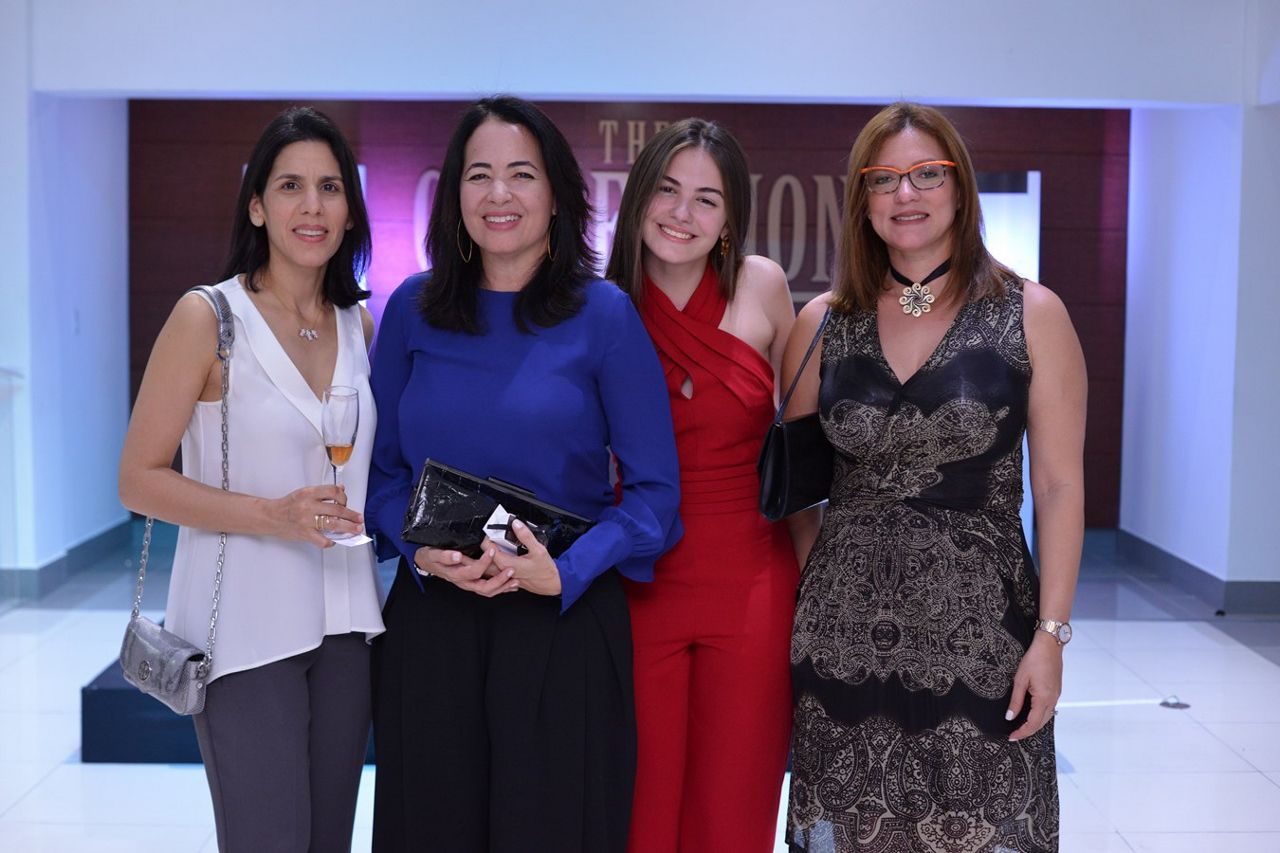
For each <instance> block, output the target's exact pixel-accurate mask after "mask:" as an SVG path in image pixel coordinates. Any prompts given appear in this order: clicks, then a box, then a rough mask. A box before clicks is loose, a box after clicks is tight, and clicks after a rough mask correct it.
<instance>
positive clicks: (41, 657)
mask: <svg viewBox="0 0 1280 853" xmlns="http://www.w3.org/2000/svg"><path fill="white" fill-rule="evenodd" d="M169 548H170V546H168V545H166V544H158V545H157V553H158V555H164V554H166V553H168V551H169ZM130 556H131V555H129V556H126V555H123V554H122V555H117V556H115V557H112V558H110V559H104V560H103V561H102V562H101V563H100V564H98V565H97V566H95V567H94V568H92V569H90V570H87V571H85V572H83V573H81V574H79V575H76V576H75V577H74V578H72V579H71V580H70V581H69V582H68V583H66V584H64V585H63V586H62V587H61V588H59V589H58V590H56V591H55V592H54V593H52V594H50V595H48V596H46V597H44V598H43V599H41V600H39V601H34V602H13V601H7V602H5V601H0V851H6V853H7V851H14V853H65V852H66V851H74V852H75V853H80V851H84V853H98V851H122V853H123V852H124V851H164V853H200V851H206V852H207V851H214V850H216V843H215V841H214V838H213V830H212V815H211V812H210V807H209V796H208V790H207V788H206V787H205V780H204V774H203V770H202V769H201V768H200V767H199V766H196V765H172V766H167V765H107V764H82V763H80V760H79V742H80V712H79V690H80V687H81V686H82V685H84V684H85V683H86V682H88V681H89V680H90V679H91V678H92V677H93V676H94V675H96V674H97V673H98V671H99V670H101V669H102V667H103V666H105V665H106V663H107V662H108V661H110V660H111V659H112V657H113V656H114V654H115V652H116V647H117V645H118V643H119V639H120V633H121V631H122V630H123V627H124V623H125V619H126V616H127V612H128V608H129V606H130V603H131V601H132V588H133V581H132V576H131V574H130V572H131V569H130V567H129V566H128V565H126V562H127V561H128V560H129V559H130ZM152 581H153V582H152V583H151V584H150V585H149V587H148V590H147V601H146V606H147V609H148V611H149V612H150V613H151V614H152V615H157V614H156V610H157V609H158V608H159V607H160V605H161V603H162V602H163V599H164V589H165V586H166V581H167V577H166V575H165V567H164V566H163V565H157V566H156V567H154V569H153V573H152ZM1074 624H1075V625H1076V639H1075V640H1074V642H1072V644H1071V646H1070V647H1069V648H1068V650H1067V675H1066V689H1065V695H1064V697H1063V701H1062V704H1061V706H1060V711H1059V717H1058V753H1059V771H1060V776H1059V781H1060V791H1061V800H1062V826H1063V833H1062V851H1063V853H1110V851H1125V853H1138V852H1139V851H1142V853H1145V851H1160V853H1184V851H1185V853H1192V851H1194V853H1219V851H1221V853H1264V852H1265V853H1275V851H1280V665H1277V661H1280V619H1274V618H1272V619H1268V618H1264V617H1254V618H1245V617H1239V618H1237V617H1233V616H1231V615H1227V616H1225V617H1218V616H1214V614H1213V613H1212V612H1211V611H1210V610H1209V608H1207V607H1206V606H1205V605H1204V604H1202V603H1200V602H1199V601H1197V600H1195V599H1194V598H1192V597H1190V596H1187V595H1185V594H1183V593H1181V592H1180V591H1179V590H1177V589H1176V588H1173V587H1172V586H1170V585H1168V584H1166V583H1163V582H1161V581H1160V580H1159V579H1157V578H1153V577H1147V576H1144V575H1143V574H1142V573H1141V572H1139V571H1137V570H1136V569H1135V568H1134V567H1132V566H1129V565H1126V564H1125V562H1124V561H1123V560H1122V559H1120V558H1118V557H1117V556H1115V554H1114V553H1113V551H1112V549H1111V545H1110V540H1109V538H1108V537H1107V536H1106V535H1105V534H1102V535H1092V536H1091V537H1090V541H1089V547H1088V549H1087V555H1086V563H1085V570H1084V574H1083V577H1082V581H1081V585H1080V594H1079V597H1078V604H1077V607H1076V617H1075V619H1074ZM1169 696H1176V697H1177V698H1178V699H1179V700H1181V702H1183V703H1186V704H1188V705H1189V706H1190V707H1189V708H1187V709H1185V710H1175V709H1169V708H1165V707H1161V706H1160V704H1159V702H1160V700H1161V699H1163V698H1166V697H1169ZM372 782H373V771H372V770H366V771H365V774H364V778H363V782H362V785H361V791H360V804H359V807H358V811H357V817H356V835H355V843H354V847H353V849H355V850H367V849H368V847H369V833H370V823H371V819H372V812H371V800H370V794H371V793H372ZM140 792H144V795H143V796H138V795H139V793H140ZM138 802H146V803H147V804H148V805H147V807H146V808H140V807H139V806H137V805H136V803H138ZM779 837H781V833H780V834H779ZM778 850H779V851H782V850H783V847H782V846H781V845H780V846H779V847H778Z"/></svg>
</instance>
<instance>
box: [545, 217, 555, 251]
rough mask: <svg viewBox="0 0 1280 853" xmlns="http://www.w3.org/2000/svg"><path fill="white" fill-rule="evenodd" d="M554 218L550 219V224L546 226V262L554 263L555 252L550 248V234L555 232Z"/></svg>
mask: <svg viewBox="0 0 1280 853" xmlns="http://www.w3.org/2000/svg"><path fill="white" fill-rule="evenodd" d="M555 227H556V218H555V217H554V216H552V217H551V224H550V225H548V226H547V260H548V261H552V262H554V261H555V259H556V253H555V250H554V249H553V248H552V247H551V232H552V231H554V230H555Z"/></svg>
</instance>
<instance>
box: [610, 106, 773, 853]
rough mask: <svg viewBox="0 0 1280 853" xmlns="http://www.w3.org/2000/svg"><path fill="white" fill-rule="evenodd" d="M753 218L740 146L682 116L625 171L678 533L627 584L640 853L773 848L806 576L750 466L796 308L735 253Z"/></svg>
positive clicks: (752, 259)
mask: <svg viewBox="0 0 1280 853" xmlns="http://www.w3.org/2000/svg"><path fill="white" fill-rule="evenodd" d="M750 218H751V183H750V175H749V173H748V171H747V163H746V158H745V156H744V155H743V153H742V149H741V148H740V147H739V145H738V143H737V140H735V139H734V138H733V136H732V135H730V134H729V132H728V131H727V130H725V129H724V128H722V127H720V126H718V125H716V124H714V123H712V122H708V121H703V120H702V119H685V120H683V121H679V122H676V123H675V124H672V125H670V126H669V127H667V128H666V129H664V130H662V131H661V132H659V133H658V134H657V135H655V136H654V137H653V138H652V139H651V140H650V141H649V143H648V145H646V146H645V148H644V150H642V151H641V152H640V155H639V156H638V157H637V159H636V162H635V165H634V166H632V168H631V174H630V177H629V179H628V183H627V187H626V190H625V191H624V193H623V195H622V205H621V209H620V210H619V212H618V226H617V232H616V237H615V239H614V246H613V254H612V256H611V257H610V259H609V268H608V272H607V276H608V277H609V278H610V279H612V280H613V281H615V282H617V283H618V285H619V286H620V287H622V289H623V290H625V291H627V292H628V293H629V294H630V295H631V297H632V298H633V299H634V300H635V302H636V304H637V306H638V307H639V309H640V314H641V316H642V317H643V319H644V323H645V326H646V327H647V328H648V330H649V334H650V335H651V336H652V337H653V342H654V345H655V346H656V347H657V349H658V356H659V358H660V359H661V361H662V366H663V368H664V370H665V371H666V379H667V389H668V391H669V393H670V397H671V414H672V418H673V420H674V422H675V431H676V446H677V448H678V450H679V455H680V477H681V479H680V492H681V503H680V514H681V517H682V519H683V521H684V530H685V532H684V538H683V539H682V540H681V541H680V543H679V544H678V545H677V546H676V547H675V548H673V549H672V550H671V551H670V552H668V553H667V554H666V556H664V557H662V558H661V559H660V560H659V561H658V564H657V566H656V568H655V572H654V575H655V578H654V581H653V583H650V584H638V583H632V584H629V585H628V588H627V593H628V600H629V602H630V606H631V621H632V635H633V639H634V645H635V689H636V722H637V728H638V735H639V743H638V747H639V756H638V763H637V774H636V791H635V800H634V806H633V809H632V816H631V835H630V845H629V850H630V851H631V853H694V851H699V853H706V851H732V853H756V851H759V852H760V853H767V851H771V850H772V849H773V847H774V834H775V828H776V825H777V816H778V802H779V796H780V793H781V786H782V778H783V774H784V772H785V769H786V759H787V744H788V738H789V735H790V727H791V683H790V675H789V663H788V645H789V643H790V635H791V617H792V612H793V609H794V606H795V590H796V583H797V577H798V570H797V568H796V559H795V555H794V552H793V550H792V545H791V537H790V535H789V534H788V531H787V529H786V527H785V526H783V525H777V524H770V523H769V522H767V521H766V520H765V519H764V518H763V516H761V515H760V513H759V510H758V493H759V482H758V479H757V476H756V458H757V457H758V456H759V453H760V445H761V442H762V441H763V439H764V434H765V430H766V429H767V427H768V424H769V421H770V419H771V417H772V416H773V412H774V407H775V405H776V403H775V397H774V386H775V384H776V378H777V373H778V366H779V362H780V359H781V356H782V350H783V347H784V345H785V343H786V340H787V335H788V333H789V332H790V330H791V324H792V322H793V321H794V318H795V311H794V308H793V305H792V302H791V293H790V291H789V289H788V287H787V279H786V276H785V275H784V274H783V272H782V270H781V269H780V268H779V267H778V265H777V264H776V263H774V262H773V261H771V260H769V259H767V258H763V257H760V256H757V255H750V256H745V257H744V255H743V254H742V245H743V241H744V239H745V238H746V236H747V235H746V230H747V228H748V225H749V222H750ZM621 474H622V478H623V479H624V480H625V479H626V471H625V470H624V471H622V472H621Z"/></svg>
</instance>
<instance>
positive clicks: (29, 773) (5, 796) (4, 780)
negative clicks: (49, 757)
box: [0, 761, 53, 850]
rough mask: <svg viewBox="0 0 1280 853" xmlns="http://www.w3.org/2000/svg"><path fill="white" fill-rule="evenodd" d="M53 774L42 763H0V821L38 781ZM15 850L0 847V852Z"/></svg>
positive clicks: (50, 769) (46, 765)
mask: <svg viewBox="0 0 1280 853" xmlns="http://www.w3.org/2000/svg"><path fill="white" fill-rule="evenodd" d="M52 772H53V768H52V767H50V766H49V765H48V764H46V763H44V762H39V763H31V762H20V761H6V762H3V763H0V819H2V818H3V817H4V816H5V815H6V814H8V813H9V811H10V810H11V809H12V808H13V807H14V806H15V805H17V804H18V803H19V802H20V801H21V800H22V798H23V797H25V796H27V795H28V794H30V793H31V792H32V791H33V790H35V788H36V786H37V785H39V784H40V781H41V780H42V779H44V778H45V777H46V776H48V775H49V774H50V773H52ZM12 849H16V848H12V847H4V846H0V850H12Z"/></svg>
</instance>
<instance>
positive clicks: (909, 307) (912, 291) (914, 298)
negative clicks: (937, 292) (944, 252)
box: [889, 258, 951, 317]
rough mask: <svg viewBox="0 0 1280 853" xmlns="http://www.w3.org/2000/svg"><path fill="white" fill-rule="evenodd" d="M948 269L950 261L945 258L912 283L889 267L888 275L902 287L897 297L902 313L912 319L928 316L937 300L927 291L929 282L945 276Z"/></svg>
mask: <svg viewBox="0 0 1280 853" xmlns="http://www.w3.org/2000/svg"><path fill="white" fill-rule="evenodd" d="M949 269H951V259H950V258H947V259H946V260H945V261H943V262H942V263H941V264H939V265H938V267H937V268H936V269H934V271H933V272H931V273H929V274H928V275H927V276H925V277H924V278H922V279H921V280H920V281H912V280H911V279H909V278H907V277H906V276H905V275H903V274H902V273H900V272H898V271H897V270H895V269H894V268H893V266H892V265H890V266H889V274H890V275H892V276H893V280H894V281H896V282H897V283H898V284H901V285H902V296H900V297H898V304H899V305H901V306H902V313H903V314H910V315H911V316H912V317H919V316H921V315H923V314H928V313H929V311H930V310H932V308H933V303H934V301H935V300H936V299H937V297H936V296H934V295H933V293H932V292H931V291H930V290H929V282H931V281H933V280H934V279H937V278H941V277H942V276H944V275H946V274H947V270H949Z"/></svg>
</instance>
